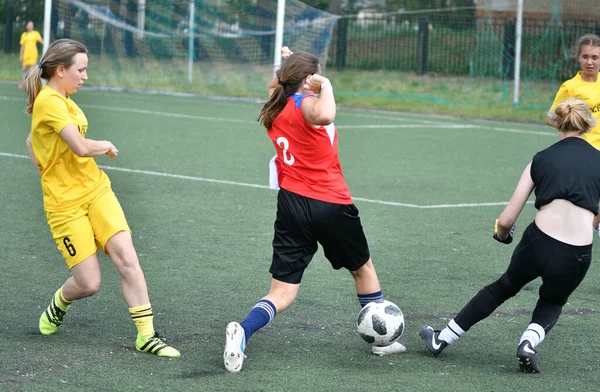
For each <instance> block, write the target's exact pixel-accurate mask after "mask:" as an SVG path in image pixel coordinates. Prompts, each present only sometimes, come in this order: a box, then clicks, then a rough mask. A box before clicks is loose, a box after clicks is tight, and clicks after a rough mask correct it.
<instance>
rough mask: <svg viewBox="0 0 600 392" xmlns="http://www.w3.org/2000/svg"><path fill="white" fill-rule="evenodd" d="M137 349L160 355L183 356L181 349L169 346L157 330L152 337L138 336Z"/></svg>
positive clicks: (169, 356) (168, 356)
mask: <svg viewBox="0 0 600 392" xmlns="http://www.w3.org/2000/svg"><path fill="white" fill-rule="evenodd" d="M135 349H136V350H138V351H139V352H143V353H150V354H154V355H158V356H159V357H167V358H179V357H180V356H181V354H180V353H179V351H177V350H176V349H174V348H173V347H171V346H168V345H167V344H166V343H165V341H164V340H163V339H162V338H160V337H159V336H158V333H156V332H155V333H154V335H152V336H150V337H147V336H138V337H137V339H136V341H135Z"/></svg>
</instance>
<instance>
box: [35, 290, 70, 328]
mask: <svg viewBox="0 0 600 392" xmlns="http://www.w3.org/2000/svg"><path fill="white" fill-rule="evenodd" d="M66 313H67V312H66V311H63V310H61V309H60V308H59V307H58V306H56V300H55V299H54V297H52V302H51V303H50V305H48V307H47V308H46V310H44V312H43V313H42V315H41V316H40V322H39V326H40V332H41V333H42V335H52V334H53V333H54V332H56V331H58V327H60V325H61V324H62V322H63V317H65V314H66Z"/></svg>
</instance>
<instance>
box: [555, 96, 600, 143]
mask: <svg viewBox="0 0 600 392" xmlns="http://www.w3.org/2000/svg"><path fill="white" fill-rule="evenodd" d="M548 119H549V120H550V121H551V122H552V123H553V124H554V126H555V127H556V129H558V130H559V131H561V132H573V131H576V132H579V134H580V135H583V134H584V133H586V132H588V131H589V130H590V129H592V128H593V127H595V126H596V124H597V121H596V118H595V117H594V116H593V115H592V111H591V110H590V107H589V106H588V104H587V103H585V102H584V101H583V100H581V99H579V98H567V99H565V100H564V101H562V102H561V103H559V104H558V105H557V106H556V107H555V108H554V110H550V111H549V112H548Z"/></svg>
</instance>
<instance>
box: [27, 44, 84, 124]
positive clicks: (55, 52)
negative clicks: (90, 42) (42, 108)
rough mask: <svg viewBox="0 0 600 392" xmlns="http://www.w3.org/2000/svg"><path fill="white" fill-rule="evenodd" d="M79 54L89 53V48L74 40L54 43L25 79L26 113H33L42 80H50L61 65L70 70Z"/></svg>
mask: <svg viewBox="0 0 600 392" xmlns="http://www.w3.org/2000/svg"><path fill="white" fill-rule="evenodd" d="M77 53H87V48H86V47H85V46H84V45H83V44H82V43H81V42H78V41H74V40H72V39H59V40H56V41H54V42H52V44H51V45H50V46H49V47H48V50H47V51H46V53H44V56H42V59H41V60H40V61H38V63H37V64H36V65H34V66H33V67H32V68H31V69H30V70H29V73H28V74H27V78H26V79H25V83H24V88H25V95H26V96H27V106H26V107H25V113H27V114H31V113H32V112H33V102H34V101H35V98H36V97H37V96H38V94H39V93H40V90H41V89H42V79H46V80H49V79H50V78H51V77H52V75H54V72H55V71H56V68H58V67H59V66H60V65H64V66H65V67H66V68H69V67H70V66H71V65H73V63H74V62H75V55H76V54H77Z"/></svg>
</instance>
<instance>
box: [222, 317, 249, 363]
mask: <svg viewBox="0 0 600 392" xmlns="http://www.w3.org/2000/svg"><path fill="white" fill-rule="evenodd" d="M245 347H246V335H245V333H244V329H243V328H242V326H241V325H240V324H239V323H236V322H235V321H232V322H230V323H229V324H227V328H226V329H225V352H224V353H223V364H224V365H225V369H227V371H229V372H231V373H238V372H239V371H240V370H242V364H243V363H244V359H245V358H246V356H245V355H244V348H245Z"/></svg>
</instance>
